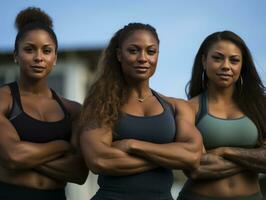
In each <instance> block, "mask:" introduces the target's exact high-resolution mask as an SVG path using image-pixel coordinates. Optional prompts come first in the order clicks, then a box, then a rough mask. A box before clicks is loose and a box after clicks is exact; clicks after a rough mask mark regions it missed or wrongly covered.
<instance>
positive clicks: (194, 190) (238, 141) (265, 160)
mask: <svg viewBox="0 0 266 200" xmlns="http://www.w3.org/2000/svg"><path fill="white" fill-rule="evenodd" d="M199 83H201V84H199ZM188 97H189V99H190V100H189V104H190V105H191V107H192V108H193V110H194V116H195V119H196V126H197V128H198V129H199V131H200V133H201V135H202V138H203V143H204V147H205V149H204V151H205V153H204V154H203V155H202V158H201V162H200V166H199V167H198V168H197V170H194V171H190V172H187V174H188V176H189V179H188V181H187V183H186V184H185V186H184V187H183V189H182V191H181V192H180V194H179V197H178V199H179V200H194V199H196V200H231V199H232V200H233V199H234V200H259V199H262V195H261V192H260V188H259V184H258V173H260V172H261V173H265V172H266V157H265V155H266V149H265V145H264V144H265V133H266V123H265V119H266V101H265V87H264V86H263V83H262V81H261V79H260V77H259V75H258V73H257V71H256V69H255V65H254V62H253V60H252V57H251V54H250V51H249V49H248V48H247V46H246V45H245V43H244V41H243V40H242V39H241V38H240V37H239V36H238V35H236V34H235V33H233V32H231V31H223V32H216V33H213V34H211V35H209V36H208V37H207V38H206V39H205V40H204V42H203V43H202V45H201V46H200V49H199V51H198V53H197V55H196V58H195V61H194V66H193V71H192V78H191V80H190V82H189V90H188Z"/></svg>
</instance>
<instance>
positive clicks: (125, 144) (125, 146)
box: [112, 139, 133, 153]
mask: <svg viewBox="0 0 266 200" xmlns="http://www.w3.org/2000/svg"><path fill="white" fill-rule="evenodd" d="M132 142H133V140H132V139H123V140H117V141H114V142H113V143H112V146H113V147H115V148H117V149H119V150H121V151H123V152H126V153H128V152H129V151H130V148H131V144H132Z"/></svg>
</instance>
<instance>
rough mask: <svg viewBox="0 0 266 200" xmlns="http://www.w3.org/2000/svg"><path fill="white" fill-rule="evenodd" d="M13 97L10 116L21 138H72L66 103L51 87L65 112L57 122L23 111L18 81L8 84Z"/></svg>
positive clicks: (44, 140)
mask: <svg viewBox="0 0 266 200" xmlns="http://www.w3.org/2000/svg"><path fill="white" fill-rule="evenodd" d="M8 86H9V87H10V90H11V95H12V97H13V105H12V108H11V111H10V113H9V115H8V118H9V120H10V122H11V123H12V125H13V126H14V127H15V129H16V131H17V133H18V135H19V137H20V139H21V140H24V141H29V142H35V143H46V142H50V141H52V140H66V141H69V140H70V136H71V120H70V114H69V113H68V112H67V110H66V108H65V106H64V104H63V103H62V101H61V99H60V98H59V97H58V96H57V94H56V93H55V92H54V91H53V90H52V89H51V92H52V95H53V98H54V99H55V100H56V101H57V102H58V104H59V105H60V107H61V108H62V110H63V112H64V115H65V116H64V118H63V119H61V120H59V121H55V122H46V121H41V120H38V119H35V118H33V117H31V116H30V115H28V114H27V113H25V112H24V111H23V107H22V104H21V99H20V92H19V88H18V84H17V82H13V83H10V84H8Z"/></svg>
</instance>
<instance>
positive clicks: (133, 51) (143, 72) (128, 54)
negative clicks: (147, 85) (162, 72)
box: [117, 30, 159, 81]
mask: <svg viewBox="0 0 266 200" xmlns="http://www.w3.org/2000/svg"><path fill="white" fill-rule="evenodd" d="M158 53H159V44H158V42H157V40H156V38H155V37H154V36H153V35H152V33H150V32H149V31H146V30H137V31H134V32H133V33H132V34H131V35H129V37H128V38H126V39H125V40H124V42H123V43H122V45H121V48H120V49H118V51H117V57H118V60H119V62H120V63H121V67H122V71H123V73H124V76H125V78H126V80H131V81H143V80H148V79H149V78H150V77H151V76H152V75H153V74H154V72H155V69H156V65H157V60H158Z"/></svg>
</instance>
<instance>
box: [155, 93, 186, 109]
mask: <svg viewBox="0 0 266 200" xmlns="http://www.w3.org/2000/svg"><path fill="white" fill-rule="evenodd" d="M157 94H158V95H159V96H160V97H161V98H163V99H164V100H165V101H166V102H168V103H169V104H170V105H171V106H172V107H173V109H174V111H175V113H177V112H180V111H182V110H187V109H188V110H190V109H191V108H190V104H189V103H188V101H186V100H184V99H180V98H175V97H168V96H165V95H162V94H160V93H158V92H157Z"/></svg>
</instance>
